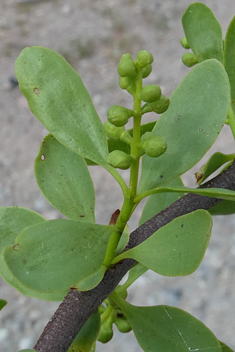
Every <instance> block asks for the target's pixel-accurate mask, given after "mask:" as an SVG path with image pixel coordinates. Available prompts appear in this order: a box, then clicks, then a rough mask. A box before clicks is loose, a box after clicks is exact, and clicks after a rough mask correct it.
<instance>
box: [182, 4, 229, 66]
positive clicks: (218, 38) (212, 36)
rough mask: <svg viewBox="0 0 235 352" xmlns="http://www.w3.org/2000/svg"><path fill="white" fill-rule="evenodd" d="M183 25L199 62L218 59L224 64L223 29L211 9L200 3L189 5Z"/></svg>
mask: <svg viewBox="0 0 235 352" xmlns="http://www.w3.org/2000/svg"><path fill="white" fill-rule="evenodd" d="M182 24H183V28H184V32H185V36H186V39H187V42H188V44H189V46H190V47H191V49H192V51H193V53H194V54H195V55H196V57H197V59H198V61H199V62H201V61H204V60H208V59H217V60H219V61H220V62H221V63H223V38H222V29H221V26H220V24H219V22H218V21H217V19H216V18H215V16H214V14H213V12H212V11H211V10H210V9H209V7H207V6H206V5H204V4H202V3H198V2H196V3H193V4H191V5H189V7H188V8H187V10H186V11H185V13H184V15H183V17H182Z"/></svg>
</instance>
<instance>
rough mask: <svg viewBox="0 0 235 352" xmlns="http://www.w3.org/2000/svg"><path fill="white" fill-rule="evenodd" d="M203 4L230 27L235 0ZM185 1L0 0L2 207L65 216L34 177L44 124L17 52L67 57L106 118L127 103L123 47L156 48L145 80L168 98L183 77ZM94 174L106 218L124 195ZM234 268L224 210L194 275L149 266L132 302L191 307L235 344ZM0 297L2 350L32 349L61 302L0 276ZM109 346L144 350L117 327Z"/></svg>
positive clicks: (233, 231)
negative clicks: (45, 51) (18, 70)
mask: <svg viewBox="0 0 235 352" xmlns="http://www.w3.org/2000/svg"><path fill="white" fill-rule="evenodd" d="M202 2H203V3H205V4H206V5H208V6H209V7H210V8H211V9H212V10H213V11H214V13H215V15H216V16H217V18H218V19H219V21H220V22H221V25H222V28H223V33H225V30H226V28H227V26H228V24H229V22H230V21H231V19H232V17H233V16H234V14H235V4H234V1H233V0H224V1H219V0H207V1H202ZM189 4H190V1H189V0H178V1H174V0H165V1H160V0H145V1H141V0H125V1H124V0H116V1H114V0H109V1H104V0H96V1H92V0H67V1H62V0H45V1H43V0H18V1H17V0H1V1H0V48H1V50H0V124H1V125H0V175H1V177H0V206H11V205H19V206H24V207H27V208H30V209H32V210H35V211H37V212H39V213H41V214H42V215H43V216H45V217H46V218H47V219H52V218H58V217H59V216H60V214H59V213H58V212H57V211H56V210H54V209H53V208H52V207H51V206H50V205H49V204H48V203H47V201H46V200H45V199H44V198H43V196H42V195H41V194H40V191H39V189H38V187H37V184H36V181H35V178H34V170H33V163H34V159H35V157H36V156H37V154H38V151H39V145H40V142H41V140H42V138H43V137H44V136H45V135H46V134H47V131H46V129H45V128H44V127H43V126H42V125H41V124H40V122H39V121H37V120H36V119H35V118H34V117H33V115H32V114H31V113H30V111H29V109H28V106H27V102H26V100H25V99H24V97H23V96H22V94H21V92H20V91H19V89H18V87H17V86H16V85H15V81H14V79H15V75H14V62H15V60H16V58H17V57H18V55H19V54H20V52H21V50H22V49H23V48H24V47H25V46H31V45H41V46H45V47H49V48H51V49H53V50H55V51H57V52H59V53H60V54H61V55H62V56H64V57H65V58H66V59H67V60H68V61H69V63H70V64H71V65H72V66H73V67H74V68H75V69H76V70H77V71H78V73H79V74H80V76H81V77H82V79H83V81H84V83H85V85H86V87H87V89H88V91H89V92H90V95H91V97H92V100H93V102H94V105H95V107H96V109H97V111H98V113H99V115H100V117H101V119H102V120H103V121H105V119H106V111H107V109H108V108H109V107H110V106H111V105H113V104H120V105H124V106H127V107H131V105H130V104H131V99H130V97H129V96H128V94H127V93H126V92H123V91H122V90H121V89H120V88H119V86H118V75H117V69H116V68H117V64H118V61H119V59H120V57H121V56H122V54H123V53H126V52H130V53H131V54H132V55H133V56H136V54H137V53H138V51H139V50H141V49H147V50H149V51H151V52H152V53H153V55H154V57H155V62H154V65H153V72H152V74H151V76H150V77H149V79H147V80H146V83H148V84H151V83H157V84H159V85H160V86H161V88H162V90H163V94H164V95H166V96H170V95H171V93H172V91H173V90H174V89H175V87H176V86H177V85H178V83H179V82H180V81H181V79H182V77H184V76H185V75H186V74H187V72H188V69H187V68H186V67H184V66H183V64H182V63H181V56H182V54H183V53H184V50H183V49H182V48H181V46H180V44H179V41H180V39H181V37H182V36H183V31H182V26H181V16H182V14H183V12H184V11H185V9H186V8H187V6H188V5H189ZM150 118H151V116H150ZM218 150H220V151H222V152H225V153H232V152H234V143H233V140H232V135H231V133H230V131H229V129H228V128H225V129H224V130H223V131H222V133H221V135H220V136H219V138H218V141H217V142H216V145H215V146H214V147H213V150H212V151H213V152H214V151H218ZM212 151H210V153H212ZM208 155H209V154H208ZM208 155H207V157H206V158H204V159H203V160H206V159H207V158H208ZM203 160H202V161H200V163H199V165H198V166H196V167H195V168H194V171H191V172H188V173H187V174H186V175H185V176H184V181H185V184H186V185H190V186H195V181H194V176H193V173H194V172H195V170H197V169H198V168H199V167H200V166H201V165H203ZM91 173H92V177H93V180H94V184H95V188H96V218H97V221H98V223H103V224H107V223H108V221H109V218H110V216H111V214H112V212H113V211H114V210H115V209H117V208H119V207H120V204H121V201H122V196H121V193H120V190H119V188H118V186H116V185H115V184H114V183H113V181H112V177H111V176H110V175H109V174H107V172H106V171H104V170H103V169H101V168H99V167H96V168H92V169H91ZM124 177H127V174H126V173H124ZM111 187H112V192H110V189H111ZM140 214H141V209H139V210H137V212H136V215H135V217H134V219H133V221H132V222H131V224H130V226H131V229H134V228H135V227H136V226H137V224H138V218H139V216H140ZM234 269H235V216H229V217H226V218H225V217H218V218H215V219H214V228H213V234H212V239H211V242H210V245H209V248H208V250H207V253H206V256H205V258H204V260H203V262H202V264H201V265H200V267H199V269H198V270H197V271H196V272H195V273H194V274H193V275H191V276H189V277H184V278H166V277H162V276H160V275H157V274H154V273H152V272H147V273H146V274H145V275H144V276H143V277H141V278H140V279H139V280H138V281H137V282H136V283H135V284H134V285H133V288H131V289H130V293H129V300H130V302H132V303H133V304H138V305H157V304H167V305H173V306H176V307H179V308H182V309H185V310H186V311H188V312H189V313H191V314H193V315H194V316H196V317H197V318H199V319H201V320H202V321H203V322H204V323H205V324H206V325H207V326H208V327H209V328H211V329H212V331H213V332H214V333H215V335H216V336H217V337H218V338H219V339H220V340H222V341H224V342H225V343H227V344H228V345H230V346H231V348H233V349H235V334H234V330H235V318H234V317H235V308H234V307H235V294H234V292H235V281H234ZM0 297H1V298H4V299H7V301H8V305H7V306H6V307H5V308H4V309H3V310H2V311H1V313H0V352H16V351H18V350H20V349H26V348H32V347H33V345H34V343H35V341H36V340H37V338H38V337H39V334H40V332H41V330H42V329H43V327H44V325H45V324H46V322H47V321H48V320H49V319H50V317H51V315H52V314H53V312H54V311H55V309H56V307H57V306H58V303H51V302H44V301H40V300H37V299H32V298H27V297H24V296H22V295H21V294H20V293H18V292H17V291H16V290H15V289H14V288H12V287H10V286H8V285H7V284H6V283H5V282H3V281H2V280H1V279H0ZM111 350H112V351H113V352H118V351H121V350H125V351H128V352H139V351H141V348H140V347H139V346H138V344H137V343H136V341H135V338H134V336H133V335H132V333H129V334H125V335H124V334H123V335H121V334H119V333H118V332H115V337H114V339H113V340H112V342H111V343H110V344H108V345H107V346H106V345H101V344H98V345H97V351H98V352H100V351H103V352H105V351H111Z"/></svg>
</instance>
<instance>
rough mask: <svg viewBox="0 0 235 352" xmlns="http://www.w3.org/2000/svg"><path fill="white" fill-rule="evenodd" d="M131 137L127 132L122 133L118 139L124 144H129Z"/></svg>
mask: <svg viewBox="0 0 235 352" xmlns="http://www.w3.org/2000/svg"><path fill="white" fill-rule="evenodd" d="M132 139H133V138H132V137H131V135H130V133H129V132H128V131H124V132H123V133H122V135H121V137H120V141H122V142H125V143H126V144H129V145H130V144H131V142H132Z"/></svg>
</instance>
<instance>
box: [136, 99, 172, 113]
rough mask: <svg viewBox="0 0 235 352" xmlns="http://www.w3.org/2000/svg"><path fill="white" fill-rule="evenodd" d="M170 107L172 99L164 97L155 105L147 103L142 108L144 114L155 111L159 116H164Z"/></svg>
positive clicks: (154, 103)
mask: <svg viewBox="0 0 235 352" xmlns="http://www.w3.org/2000/svg"><path fill="white" fill-rule="evenodd" d="M169 105H170V99H169V98H167V97H165V96H164V95H162V96H161V98H160V99H159V100H157V101H155V102H153V103H147V104H145V105H144V106H143V107H142V113H143V114H145V113H146V112H151V111H154V112H156V113H157V114H163V113H164V112H165V111H166V110H167V109H168V106H169Z"/></svg>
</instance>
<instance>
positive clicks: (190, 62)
mask: <svg viewBox="0 0 235 352" xmlns="http://www.w3.org/2000/svg"><path fill="white" fill-rule="evenodd" d="M182 61H183V63H184V64H185V66H187V67H192V66H194V65H196V64H197V63H198V62H199V61H198V59H197V58H196V56H195V55H194V54H193V53H185V54H184V55H183V56H182Z"/></svg>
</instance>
